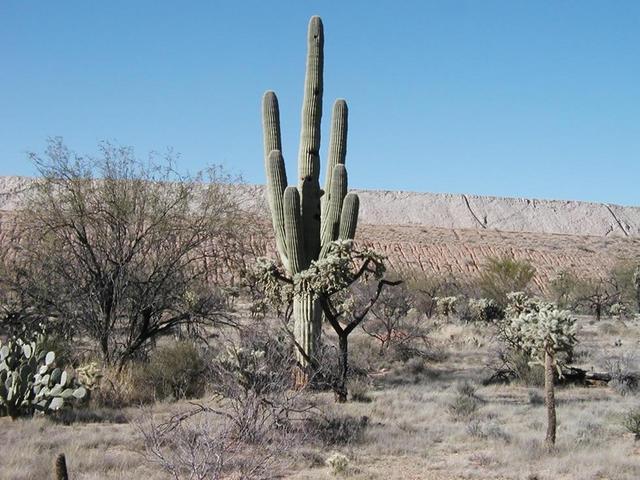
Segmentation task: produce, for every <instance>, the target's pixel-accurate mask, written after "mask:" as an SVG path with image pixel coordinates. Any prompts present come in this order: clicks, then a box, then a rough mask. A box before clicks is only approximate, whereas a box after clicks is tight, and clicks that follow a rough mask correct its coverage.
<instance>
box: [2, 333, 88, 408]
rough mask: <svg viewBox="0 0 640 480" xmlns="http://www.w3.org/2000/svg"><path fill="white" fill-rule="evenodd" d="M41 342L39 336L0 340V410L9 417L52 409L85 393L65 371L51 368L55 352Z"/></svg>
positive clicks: (79, 397)
mask: <svg viewBox="0 0 640 480" xmlns="http://www.w3.org/2000/svg"><path fill="white" fill-rule="evenodd" d="M42 344H43V342H42V341H41V339H38V340H35V341H31V342H25V341H23V340H21V339H19V338H18V339H11V340H9V341H8V342H7V343H5V344H2V343H0V411H2V410H3V411H4V413H5V414H6V415H9V416H10V417H11V418H17V417H21V416H25V415H32V414H33V413H34V412H35V411H40V412H44V413H48V412H52V411H56V410H59V409H60V408H62V406H63V405H64V404H65V402H66V401H68V400H71V399H81V398H84V397H85V395H86V393H87V392H86V390H85V388H84V387H81V386H78V385H77V384H75V382H74V379H73V378H72V377H71V376H70V375H69V374H68V373H67V372H66V371H65V370H62V369H61V368H57V367H55V365H54V362H55V358H56V356H55V353H54V352H48V351H46V350H44V349H43V348H42Z"/></svg>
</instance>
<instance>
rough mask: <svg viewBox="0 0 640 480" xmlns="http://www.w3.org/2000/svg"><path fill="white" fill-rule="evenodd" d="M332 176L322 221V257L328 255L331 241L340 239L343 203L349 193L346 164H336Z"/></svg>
mask: <svg viewBox="0 0 640 480" xmlns="http://www.w3.org/2000/svg"><path fill="white" fill-rule="evenodd" d="M332 178H333V180H332V181H331V192H330V194H329V202H328V205H327V207H326V210H325V216H324V219H323V222H322V226H323V228H322V251H321V253H320V257H321V258H323V257H324V256H326V254H327V252H328V250H329V247H330V246H331V242H333V241H334V240H337V239H338V234H339V232H340V216H341V214H342V203H343V200H344V198H345V195H346V194H347V169H346V168H345V166H344V165H341V164H338V165H336V166H335V167H334V168H333V175H332Z"/></svg>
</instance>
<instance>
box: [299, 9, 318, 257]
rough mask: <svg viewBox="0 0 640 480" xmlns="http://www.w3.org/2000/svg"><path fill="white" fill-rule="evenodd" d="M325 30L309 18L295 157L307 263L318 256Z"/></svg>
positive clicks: (316, 19) (315, 18) (314, 18)
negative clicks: (296, 153)
mask: <svg viewBox="0 0 640 480" xmlns="http://www.w3.org/2000/svg"><path fill="white" fill-rule="evenodd" d="M323 65H324V29H323V26H322V20H320V17H312V18H311V20H310V21H309V31H308V34H307V71H306V75H305V82H304V99H303V102H302V128H301V130H300V151H299V156H298V180H299V190H300V203H301V208H302V222H303V223H304V244H305V250H306V253H307V261H309V262H310V261H311V260H313V259H315V258H317V257H318V254H319V252H320V182H319V179H320V121H321V119H322V90H323V81H322V70H323Z"/></svg>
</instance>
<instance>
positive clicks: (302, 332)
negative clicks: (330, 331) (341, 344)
mask: <svg viewBox="0 0 640 480" xmlns="http://www.w3.org/2000/svg"><path fill="white" fill-rule="evenodd" d="M293 317H294V327H293V334H294V337H295V339H296V342H297V343H298V345H299V346H300V347H301V348H302V351H303V352H305V354H306V355H307V356H309V357H310V358H311V359H312V360H313V359H315V357H316V355H317V353H316V352H317V351H318V344H319V342H320V332H321V331H322V308H321V307H320V304H319V302H318V300H317V299H315V298H313V297H312V296H311V295H309V294H302V295H299V296H297V297H296V298H295V299H294V300H293ZM296 357H297V360H298V362H299V363H300V364H301V365H307V364H308V361H307V358H305V356H304V355H303V354H302V353H301V352H300V351H299V350H297V349H296Z"/></svg>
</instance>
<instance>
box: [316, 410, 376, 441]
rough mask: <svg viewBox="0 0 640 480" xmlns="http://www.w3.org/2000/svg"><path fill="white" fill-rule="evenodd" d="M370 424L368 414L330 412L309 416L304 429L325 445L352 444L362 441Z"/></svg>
mask: <svg viewBox="0 0 640 480" xmlns="http://www.w3.org/2000/svg"><path fill="white" fill-rule="evenodd" d="M368 424H369V417H366V416H362V417H354V416H351V415H336V414H329V415H327V416H311V417H309V418H307V419H306V420H305V422H304V431H305V432H306V433H307V434H309V435H310V436H311V437H312V438H314V437H315V438H317V439H318V440H320V442H322V444H324V445H328V446H331V445H350V444H356V443H361V442H362V440H363V438H364V433H365V430H366V428H367V425H368Z"/></svg>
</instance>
